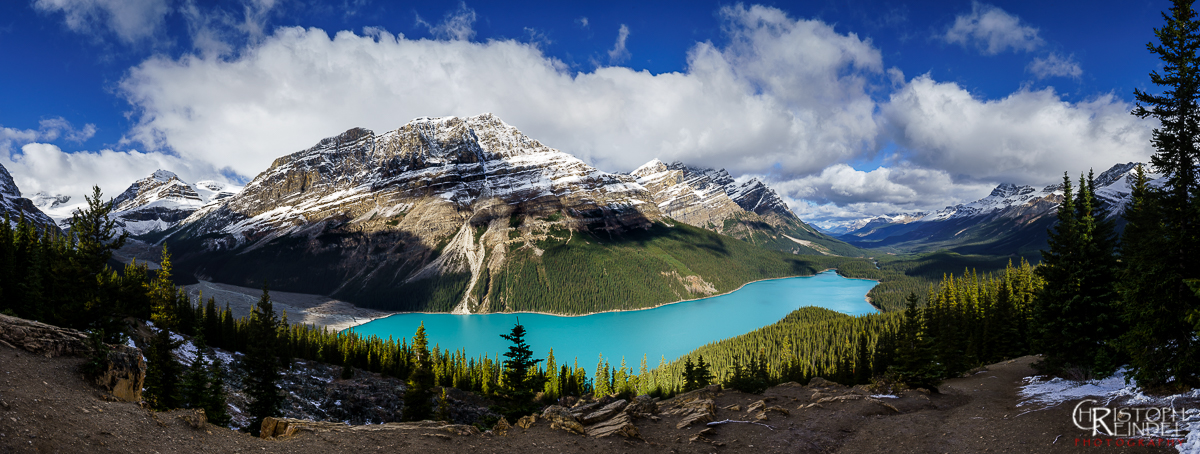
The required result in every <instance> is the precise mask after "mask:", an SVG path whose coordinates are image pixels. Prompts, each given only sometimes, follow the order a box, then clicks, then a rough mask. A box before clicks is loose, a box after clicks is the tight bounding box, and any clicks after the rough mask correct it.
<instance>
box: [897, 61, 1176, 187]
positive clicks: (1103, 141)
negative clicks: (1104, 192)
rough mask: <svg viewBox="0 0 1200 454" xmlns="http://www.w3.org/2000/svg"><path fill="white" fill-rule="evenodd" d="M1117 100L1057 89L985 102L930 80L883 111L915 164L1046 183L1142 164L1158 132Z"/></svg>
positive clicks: (981, 177) (919, 81)
mask: <svg viewBox="0 0 1200 454" xmlns="http://www.w3.org/2000/svg"><path fill="white" fill-rule="evenodd" d="M1132 108H1133V106H1132V105H1130V104H1129V103H1126V102H1125V101H1122V100H1120V99H1118V98H1116V97H1115V96H1113V95H1112V94H1108V95H1103V96H1098V97H1095V98H1093V99H1091V100H1087V101H1081V102H1077V103H1071V102H1067V101H1063V100H1062V98H1061V97H1060V96H1059V95H1058V94H1057V93H1055V91H1054V89H1053V88H1046V89H1042V90H1031V89H1028V88H1022V89H1020V90H1018V91H1017V92H1015V93H1012V94H1010V95H1009V96H1007V97H1005V98H1003V99H998V100H982V99H978V98H976V97H974V96H972V95H971V93H969V92H968V91H967V90H965V89H964V88H962V87H960V86H959V85H958V84H955V83H953V82H936V81H934V80H933V79H931V78H930V77H929V76H928V75H924V76H920V77H917V78H915V79H913V80H912V81H911V82H910V83H909V84H908V85H907V86H906V87H904V88H903V89H900V90H898V91H897V92H895V93H893V94H892V95H891V98H890V100H889V101H888V103H886V104H884V105H882V106H881V111H882V113H883V116H884V117H885V119H886V122H887V124H888V131H889V134H890V136H891V138H892V139H893V140H895V141H896V143H898V144H900V145H901V146H903V147H905V148H906V153H907V155H906V157H907V158H908V159H909V160H911V162H912V163H914V164H916V165H918V166H923V167H929V168H937V169H942V170H945V171H947V172H949V173H950V174H951V175H954V176H955V177H956V178H960V177H961V178H967V179H972V180H976V181H993V182H1012V183H1023V184H1034V185H1037V184H1047V182H1051V181H1054V180H1055V178H1057V177H1059V176H1061V175H1062V172H1063V171H1069V172H1071V173H1072V174H1078V173H1079V172H1081V171H1086V170H1087V169H1088V168H1095V169H1097V170H1098V171H1102V170H1104V169H1107V168H1109V167H1110V166H1112V165H1113V164H1115V163H1118V162H1129V161H1144V160H1146V159H1147V158H1148V156H1149V155H1150V154H1151V152H1152V150H1151V148H1150V131H1151V130H1152V129H1153V128H1154V127H1155V126H1156V125H1155V124H1154V123H1153V122H1151V121H1149V120H1142V119H1139V118H1137V117H1134V116H1133V115H1130V114H1129V112H1130V110H1131V109H1132Z"/></svg>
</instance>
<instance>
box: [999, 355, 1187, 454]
mask: <svg viewBox="0 0 1200 454" xmlns="http://www.w3.org/2000/svg"><path fill="white" fill-rule="evenodd" d="M1125 373H1126V371H1125V370H1124V369H1122V370H1119V371H1117V373H1115V374H1113V376H1111V377H1108V378H1105V379H1101V380H1085V381H1075V380H1065V379H1062V378H1057V377H1055V378H1048V377H1045V376H1035V377H1026V378H1025V379H1024V382H1025V384H1024V385H1022V386H1021V388H1020V389H1019V390H1018V391H1017V394H1018V395H1019V396H1021V398H1022V399H1023V400H1022V401H1021V402H1019V403H1017V406H1018V407H1038V408H1030V409H1028V410H1025V413H1028V412H1031V411H1038V410H1042V409H1045V408H1050V407H1054V406H1057V405H1059V404H1061V403H1063V402H1068V401H1075V400H1080V399H1084V398H1093V399H1096V400H1097V402H1098V404H1099V405H1101V406H1107V405H1108V404H1110V403H1113V402H1114V401H1119V403H1120V405H1121V406H1123V407H1124V406H1129V407H1135V406H1138V407H1173V408H1175V403H1176V401H1179V400H1191V401H1193V402H1194V401H1195V400H1196V399H1200V389H1195V390H1192V391H1190V392H1187V393H1181V394H1175V395H1169V396H1148V395H1146V394H1145V393H1143V392H1142V390H1141V388H1139V387H1138V386H1137V382H1136V381H1134V380H1133V379H1132V378H1128V381H1129V383H1126V380H1127V378H1126V376H1125ZM1179 410H1180V412H1181V413H1182V415H1183V416H1182V419H1181V420H1180V421H1179V423H1180V425H1181V426H1182V427H1186V429H1184V430H1183V431H1184V432H1186V438H1185V441H1184V442H1183V443H1181V444H1179V445H1176V446H1175V448H1176V449H1177V450H1179V452H1180V453H1183V454H1200V408H1179ZM1179 435H1180V434H1163V435H1161V436H1164V437H1168V438H1170V437H1175V436H1179Z"/></svg>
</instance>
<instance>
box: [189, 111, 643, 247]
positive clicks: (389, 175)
mask: <svg viewBox="0 0 1200 454" xmlns="http://www.w3.org/2000/svg"><path fill="white" fill-rule="evenodd" d="M648 199H649V197H648V194H647V193H646V189H645V188H643V187H642V186H641V185H639V184H638V183H637V182H636V181H635V180H634V179H633V178H632V177H629V176H627V175H621V174H610V173H605V172H602V171H600V170H597V169H595V168H593V167H591V166H588V165H587V164H585V163H584V162H583V161H580V160H579V159H578V158H575V157H574V156H571V155H569V154H567V153H563V152H561V151H558V150H555V149H552V148H549V147H546V146H545V145H542V144H541V143H540V142H538V141H536V140H533V139H530V138H529V137H526V136H525V135H524V134H522V133H521V132H520V131H518V130H517V129H516V128H513V127H512V126H509V125H507V124H505V123H504V122H502V121H500V119H498V118H496V117H495V116H492V115H490V114H484V115H479V116H476V117H469V118H458V117H444V118H418V119H416V120H413V121H412V122H410V123H408V124H406V125H404V126H402V127H400V128H399V129H397V130H395V131H389V132H386V133H383V134H375V133H374V132H372V131H369V130H366V129H361V128H355V129H351V130H349V131H346V132H345V133H343V134H341V135H339V136H337V137H331V138H328V139H325V140H322V141H321V142H320V143H319V144H317V145H316V146H314V147H312V148H310V149H308V150H304V151H301V152H297V153H293V154H291V155H288V156H284V157H281V158H279V159H276V160H275V162H274V163H273V164H272V165H271V167H270V168H269V169H267V170H266V171H264V172H263V173H261V174H259V175H258V176H257V177H255V178H254V180H253V181H251V182H250V183H249V184H247V185H246V187H245V189H244V190H242V191H241V192H240V193H238V194H237V195H236V196H233V197H230V198H229V199H228V200H227V201H226V202H225V203H224V204H223V205H222V206H220V207H217V208H215V209H213V210H202V211H201V212H197V213H195V214H194V215H193V216H191V217H190V218H188V219H187V220H186V221H185V223H187V224H189V225H190V224H194V227H193V228H195V229H197V230H196V232H197V233H201V234H209V233H221V234H228V235H230V237H229V240H232V241H233V243H232V244H230V245H229V246H237V245H241V244H245V243H247V242H251V241H259V240H261V239H262V238H264V237H272V238H273V237H278V236H280V235H285V234H289V233H292V232H294V231H296V230H298V229H302V228H304V227H306V226H309V225H311V224H314V223H320V222H324V221H332V220H336V222H347V221H351V220H353V222H354V223H355V224H362V225H363V226H364V227H365V228H368V229H380V228H391V227H395V228H406V227H409V225H410V224H421V227H420V229H421V230H423V231H424V232H427V233H425V234H423V235H422V236H426V235H428V237H430V238H432V237H448V236H451V235H453V233H454V232H456V231H458V230H459V229H460V228H461V227H462V225H463V221H464V219H463V218H464V217H470V213H471V212H474V211H476V210H479V209H490V208H488V207H491V206H493V205H498V204H503V205H510V206H515V205H521V206H523V207H526V208H528V209H530V210H531V211H532V212H540V213H547V214H548V213H551V212H555V211H558V210H563V211H564V213H563V214H565V215H566V216H567V218H568V219H570V220H571V221H572V222H573V223H574V224H577V225H584V224H589V223H593V222H607V223H610V224H612V225H609V226H608V227H610V228H619V227H621V226H630V225H646V224H647V223H648V222H650V221H653V220H656V219H658V218H660V217H661V214H660V213H659V211H658V210H657V209H655V208H654V207H653V206H652V205H649V204H647V203H646V201H647V200H648ZM417 206H420V207H422V209H421V210H416V211H420V212H421V213H422V214H421V215H420V216H415V217H414V216H403V215H404V213H407V212H409V211H413V209H414V207H417ZM400 217H403V220H400V219H399V218H400ZM390 221H396V222H394V223H392V224H387V223H388V222H390Z"/></svg>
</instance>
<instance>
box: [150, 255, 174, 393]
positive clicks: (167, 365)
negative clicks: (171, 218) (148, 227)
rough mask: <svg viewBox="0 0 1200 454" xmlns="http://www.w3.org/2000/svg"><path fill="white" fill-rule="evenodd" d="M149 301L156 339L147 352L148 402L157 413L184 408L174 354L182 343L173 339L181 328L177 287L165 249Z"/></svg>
mask: <svg viewBox="0 0 1200 454" xmlns="http://www.w3.org/2000/svg"><path fill="white" fill-rule="evenodd" d="M146 293H147V295H148V296H149V297H150V302H151V313H150V321H151V322H153V323H154V330H153V331H154V335H153V337H151V338H150V345H149V346H148V347H149V348H147V352H146V359H147V363H148V364H146V380H145V386H146V402H148V403H149V404H150V406H151V407H152V408H154V409H156V410H169V409H172V408H179V407H180V405H181V404H182V402H181V400H180V399H181V393H182V390H181V388H180V385H181V384H180V381H181V379H182V375H183V367H181V366H180V364H179V362H178V361H177V360H176V359H175V355H174V354H173V353H172V351H174V350H175V349H176V348H179V346H180V345H183V341H181V340H175V339H174V338H173V337H172V332H171V331H172V330H175V329H177V328H178V320H179V319H178V317H177V316H176V314H175V298H176V297H177V296H178V294H177V293H176V292H175V284H173V283H172V282H171V255H170V254H169V253H167V250H166V246H163V259H162V262H161V264H160V269H159V270H158V274H157V275H156V276H155V278H154V280H152V281H151V282H150V283H148V284H146Z"/></svg>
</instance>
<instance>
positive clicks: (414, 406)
mask: <svg viewBox="0 0 1200 454" xmlns="http://www.w3.org/2000/svg"><path fill="white" fill-rule="evenodd" d="M412 350H413V354H414V355H415V356H416V358H415V361H414V363H415V364H414V365H413V369H412V372H411V373H410V374H409V376H408V389H407V390H406V391H405V392H404V419H406V420H408V421H421V420H424V419H426V418H428V417H429V415H430V414H431V413H432V412H433V404H432V403H431V401H430V398H431V396H430V395H429V393H430V390H431V389H433V387H434V384H435V383H434V382H435V381H436V380H437V377H436V376H434V373H433V358H431V357H432V356H433V354H432V353H430V351H429V340H428V339H427V338H426V336H425V322H421V326H419V327H417V333H416V335H414V336H413V344H412Z"/></svg>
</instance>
